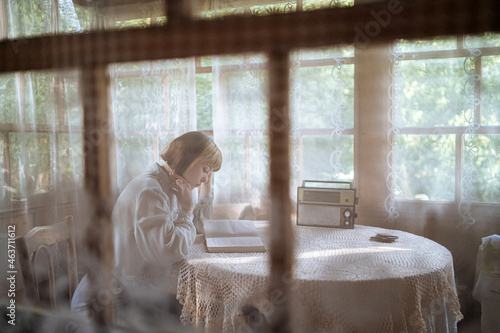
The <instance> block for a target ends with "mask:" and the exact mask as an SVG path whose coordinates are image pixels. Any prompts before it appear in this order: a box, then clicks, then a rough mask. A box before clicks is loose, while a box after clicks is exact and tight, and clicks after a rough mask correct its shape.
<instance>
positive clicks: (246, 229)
mask: <svg viewBox="0 0 500 333" xmlns="http://www.w3.org/2000/svg"><path fill="white" fill-rule="evenodd" d="M204 227H205V240H206V244H207V250H208V252H263V251H265V250H266V248H265V247H264V243H263V242H262V240H261V239H260V237H259V234H258V233H257V229H256V228H255V225H254V223H253V222H252V221H247V220H205V221H204Z"/></svg>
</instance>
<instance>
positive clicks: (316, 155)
mask: <svg viewBox="0 0 500 333" xmlns="http://www.w3.org/2000/svg"><path fill="white" fill-rule="evenodd" d="M302 170H303V171H302V179H306V180H340V179H342V180H353V179H354V137H353V136H342V138H341V139H340V140H332V138H331V137H330V136H319V135H314V136H313V135H311V136H309V135H308V136H304V137H303V138H302Z"/></svg>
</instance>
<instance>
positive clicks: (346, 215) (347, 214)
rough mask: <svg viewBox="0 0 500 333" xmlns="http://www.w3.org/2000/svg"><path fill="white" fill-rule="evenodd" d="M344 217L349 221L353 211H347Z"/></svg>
mask: <svg viewBox="0 0 500 333" xmlns="http://www.w3.org/2000/svg"><path fill="white" fill-rule="evenodd" d="M344 217H345V218H346V219H348V218H349V217H351V211H350V210H345V211H344Z"/></svg>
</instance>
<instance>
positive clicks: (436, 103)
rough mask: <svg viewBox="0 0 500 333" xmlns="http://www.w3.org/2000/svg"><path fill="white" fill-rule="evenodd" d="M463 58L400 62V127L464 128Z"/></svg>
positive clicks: (465, 103)
mask: <svg viewBox="0 0 500 333" xmlns="http://www.w3.org/2000/svg"><path fill="white" fill-rule="evenodd" d="M463 64H464V58H451V59H431V60H429V59H426V60H409V61H402V62H401V64H400V69H401V72H402V76H403V80H404V82H402V83H401V87H400V89H401V91H402V93H403V96H401V108H400V110H401V113H400V121H401V124H402V126H424V127H433V126H463V125H466V124H465V121H464V116H463V110H464V107H465V106H466V105H468V104H467V100H466V94H465V93H464V87H465V84H466V81H467V75H466V74H465V72H464V70H463Z"/></svg>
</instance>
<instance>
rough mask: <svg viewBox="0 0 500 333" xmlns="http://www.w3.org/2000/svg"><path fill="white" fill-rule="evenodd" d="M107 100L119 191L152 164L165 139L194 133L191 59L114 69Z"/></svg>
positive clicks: (116, 67) (192, 59)
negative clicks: (110, 113) (113, 132)
mask: <svg viewBox="0 0 500 333" xmlns="http://www.w3.org/2000/svg"><path fill="white" fill-rule="evenodd" d="M110 72H111V77H112V80H111V82H112V85H111V96H112V98H111V100H112V114H113V122H114V130H115V138H116V161H117V163H116V164H117V170H116V175H117V185H118V188H119V189H123V187H124V186H126V185H127V184H128V182H129V181H130V180H131V179H132V178H133V177H135V176H137V175H139V174H140V173H142V172H144V171H145V170H146V169H147V168H148V167H149V166H150V165H151V164H152V163H154V162H159V163H161V158H160V157H159V154H160V153H161V151H162V150H163V148H165V147H166V146H167V145H168V143H169V141H170V140H172V139H173V138H175V137H176V136H179V135H180V134H182V133H185V132H187V131H191V130H195V129H196V92H195V85H194V73H195V67H194V58H189V59H176V60H168V61H155V62H145V63H133V64H123V65H114V66H112V67H111V69H110Z"/></svg>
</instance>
